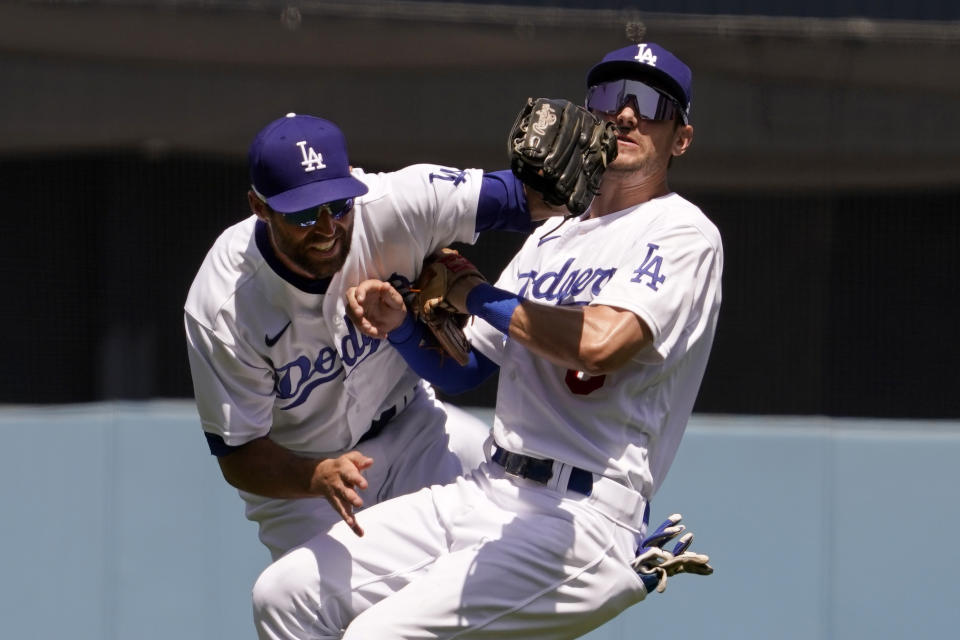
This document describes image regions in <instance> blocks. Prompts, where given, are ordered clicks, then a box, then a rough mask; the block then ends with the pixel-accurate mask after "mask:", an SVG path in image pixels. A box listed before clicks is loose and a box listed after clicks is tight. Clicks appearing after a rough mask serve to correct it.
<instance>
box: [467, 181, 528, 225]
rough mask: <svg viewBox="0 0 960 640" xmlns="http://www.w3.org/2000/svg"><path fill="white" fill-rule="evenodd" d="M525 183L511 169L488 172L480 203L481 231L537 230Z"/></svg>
mask: <svg viewBox="0 0 960 640" xmlns="http://www.w3.org/2000/svg"><path fill="white" fill-rule="evenodd" d="M533 227H534V225H533V223H532V221H531V220H530V211H529V210H528V209H527V196H526V194H524V192H523V183H522V182H520V180H519V179H518V178H517V177H516V176H515V175H513V172H512V171H510V170H505V171H493V172H490V173H484V174H483V179H482V180H481V182H480V202H479V203H478V204H477V226H476V231H477V233H480V232H483V231H492V230H494V229H496V230H499V231H518V232H520V233H530V232H531V231H532V230H533Z"/></svg>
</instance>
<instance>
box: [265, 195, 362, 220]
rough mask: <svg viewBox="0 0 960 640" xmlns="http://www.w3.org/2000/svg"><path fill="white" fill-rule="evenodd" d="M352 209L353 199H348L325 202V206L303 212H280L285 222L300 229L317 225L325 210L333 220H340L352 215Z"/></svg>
mask: <svg viewBox="0 0 960 640" xmlns="http://www.w3.org/2000/svg"><path fill="white" fill-rule="evenodd" d="M351 209H353V198H346V199H344V200H334V201H333V202H325V203H324V204H321V205H318V206H316V207H310V208H309V209H304V210H303V211H294V212H292V213H284V212H280V214H281V215H282V216H283V220H284V222H286V223H288V224H295V225H297V226H298V227H312V226H313V225H315V224H316V223H317V218H318V217H320V214H321V213H323V212H324V210H326V211H327V213H329V214H330V217H331V218H333V219H334V220H339V219H340V218H342V217H343V216H345V215H347V214H348V213H350V210H351Z"/></svg>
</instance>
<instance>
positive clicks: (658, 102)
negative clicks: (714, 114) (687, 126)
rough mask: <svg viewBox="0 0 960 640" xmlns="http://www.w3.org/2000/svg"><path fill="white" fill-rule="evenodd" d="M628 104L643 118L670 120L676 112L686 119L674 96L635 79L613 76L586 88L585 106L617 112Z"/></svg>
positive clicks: (610, 113) (601, 110)
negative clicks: (609, 80)
mask: <svg viewBox="0 0 960 640" xmlns="http://www.w3.org/2000/svg"><path fill="white" fill-rule="evenodd" d="M628 104H629V105H630V106H631V107H632V108H633V110H634V111H635V112H636V114H637V115H638V116H639V117H640V118H643V119H645V120H672V119H673V118H674V117H676V115H677V113H678V112H679V113H680V115H681V117H682V118H683V121H684V122H686V121H687V118H686V116H685V114H684V113H683V110H682V109H681V108H680V105H678V104H677V102H676V100H674V99H673V98H671V97H670V96H668V95H666V94H664V93H660V92H659V91H657V90H656V89H654V88H652V87H649V86H647V85H645V84H644V83H642V82H639V81H637V80H613V81H612V82H604V83H602V84H598V85H595V86H592V87H590V88H589V89H588V90H587V100H586V106H587V109H590V110H591V111H599V112H600V113H606V114H609V115H616V114H618V113H620V111H621V110H622V109H623V108H624V107H625V106H627V105H628Z"/></svg>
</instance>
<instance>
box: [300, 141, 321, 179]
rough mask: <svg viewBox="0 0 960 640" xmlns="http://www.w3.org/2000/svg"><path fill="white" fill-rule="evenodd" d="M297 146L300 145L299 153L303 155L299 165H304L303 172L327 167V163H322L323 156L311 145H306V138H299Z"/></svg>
mask: <svg viewBox="0 0 960 640" xmlns="http://www.w3.org/2000/svg"><path fill="white" fill-rule="evenodd" d="M297 146H298V147H300V154H301V155H302V156H303V162H301V163H300V165H301V166H302V167H304V169H303V170H304V171H305V172H309V171H316V170H317V169H326V168H327V165H325V164H323V156H322V155H320V154H319V153H317V152H316V151H314V150H313V147H308V146H307V141H306V140H301V141H300V142H298V143H297Z"/></svg>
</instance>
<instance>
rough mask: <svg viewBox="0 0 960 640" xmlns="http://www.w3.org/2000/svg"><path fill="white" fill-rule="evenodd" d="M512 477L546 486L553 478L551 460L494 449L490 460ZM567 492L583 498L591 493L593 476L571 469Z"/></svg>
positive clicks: (498, 448)
mask: <svg viewBox="0 0 960 640" xmlns="http://www.w3.org/2000/svg"><path fill="white" fill-rule="evenodd" d="M491 459H492V460H493V461H494V462H496V463H497V464H499V465H500V466H501V467H503V468H504V470H505V471H506V472H507V473H509V474H510V475H512V476H519V477H521V478H526V479H527V480H533V481H534V482H539V483H541V484H547V482H549V481H550V478H552V477H553V460H542V459H540V458H531V457H530V456H525V455H522V454H520V453H513V452H512V451H507V450H506V449H504V448H502V447H496V449H495V450H494V452H493V457H492V458H491ZM567 490H568V491H576V492H577V493H582V494H583V495H585V496H588V495H590V492H591V491H593V474H592V473H590V472H589V471H584V470H583V469H578V468H577V467H573V469H571V470H570V480H568V481H567Z"/></svg>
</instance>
